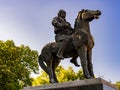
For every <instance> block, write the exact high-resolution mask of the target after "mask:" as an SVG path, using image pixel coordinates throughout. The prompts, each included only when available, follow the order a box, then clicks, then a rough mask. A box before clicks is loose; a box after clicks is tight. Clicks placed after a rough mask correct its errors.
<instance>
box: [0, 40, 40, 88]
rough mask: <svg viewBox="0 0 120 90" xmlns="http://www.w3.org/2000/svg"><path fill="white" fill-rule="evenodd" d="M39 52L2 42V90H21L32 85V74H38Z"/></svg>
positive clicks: (0, 68)
mask: <svg viewBox="0 0 120 90" xmlns="http://www.w3.org/2000/svg"><path fill="white" fill-rule="evenodd" d="M37 59H38V52H37V51H34V50H31V49H30V48H29V47H28V46H24V45H21V46H19V47H18V46H15V44H14V42H13V41H12V40H8V41H6V42H3V41H0V90H20V89H22V88H23V86H27V85H31V82H32V79H31V78H30V75H29V74H30V73H31V72H32V71H33V72H35V73H37V72H38V63H37Z"/></svg>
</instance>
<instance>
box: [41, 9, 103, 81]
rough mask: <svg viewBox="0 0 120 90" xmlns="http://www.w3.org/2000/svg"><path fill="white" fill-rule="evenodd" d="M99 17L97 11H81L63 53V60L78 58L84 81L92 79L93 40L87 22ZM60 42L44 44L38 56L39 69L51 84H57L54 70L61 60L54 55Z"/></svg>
mask: <svg viewBox="0 0 120 90" xmlns="http://www.w3.org/2000/svg"><path fill="white" fill-rule="evenodd" d="M100 15H101V12H100V11H99V10H96V11H94V10H84V9H83V10H81V11H80V12H79V13H78V15H77V18H76V20H75V25H74V32H73V33H72V34H71V37H72V39H71V40H70V42H69V44H68V46H67V47H66V49H65V51H64V54H63V56H64V58H70V57H72V58H76V57H78V56H79V57H80V60H81V66H82V69H83V73H84V77H85V78H86V79H91V78H94V72H93V65H92V48H93V46H94V40H93V37H92V35H91V32H90V27H89V22H90V21H92V20H94V19H98V18H99V16H100ZM59 45H60V42H51V43H48V44H46V45H45V46H44V47H43V49H42V51H41V54H40V55H39V65H40V67H41V68H42V69H43V70H44V71H45V72H46V73H47V74H48V75H49V80H50V82H51V83H57V82H58V80H57V77H56V74H55V69H56V68H57V66H58V65H59V63H60V61H61V59H59V58H58V57H57V56H56V54H57V51H58V50H59Z"/></svg>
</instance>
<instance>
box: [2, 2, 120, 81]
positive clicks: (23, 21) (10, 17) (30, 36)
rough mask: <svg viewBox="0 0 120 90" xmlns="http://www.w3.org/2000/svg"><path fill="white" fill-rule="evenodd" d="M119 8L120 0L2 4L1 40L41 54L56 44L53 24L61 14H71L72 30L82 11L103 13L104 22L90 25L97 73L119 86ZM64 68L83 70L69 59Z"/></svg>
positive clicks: (68, 17) (68, 19)
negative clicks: (50, 45) (60, 12)
mask: <svg viewBox="0 0 120 90" xmlns="http://www.w3.org/2000/svg"><path fill="white" fill-rule="evenodd" d="M119 5H120V1H119V0H59V1H58V0H0V40H3V41H6V40H14V42H15V44H16V45H18V46H19V45H21V44H24V45H28V46H29V47H30V48H31V49H34V50H37V51H38V52H39V53H40V52H41V49H42V47H43V46H44V45H45V44H46V43H48V42H52V41H54V31H53V26H52V25H51V21H52V19H53V17H55V16H56V15H57V13H58V10H60V9H64V10H65V11H66V12H67V21H69V22H70V23H71V25H72V27H73V25H74V21H75V18H76V16H77V13H78V11H80V10H81V9H83V8H84V9H91V10H101V12H102V15H101V16H100V18H99V19H98V20H94V21H92V22H91V23H90V29H91V33H92V35H93V36H94V39H95V46H94V48H93V57H92V58H93V66H94V72H95V75H96V76H97V77H102V76H103V78H104V79H105V80H108V81H112V82H115V81H118V80H120V70H119V68H120V10H119ZM78 62H79V58H78ZM61 64H62V65H63V66H64V67H68V66H72V67H73V68H74V70H75V71H77V70H79V68H78V67H75V66H74V65H72V64H70V62H69V59H65V60H63V61H62V62H61Z"/></svg>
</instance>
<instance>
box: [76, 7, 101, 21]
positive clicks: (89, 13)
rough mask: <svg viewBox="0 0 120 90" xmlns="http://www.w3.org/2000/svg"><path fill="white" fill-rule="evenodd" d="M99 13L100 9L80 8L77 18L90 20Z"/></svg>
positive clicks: (97, 16) (96, 17) (95, 17)
mask: <svg viewBox="0 0 120 90" xmlns="http://www.w3.org/2000/svg"><path fill="white" fill-rule="evenodd" d="M100 15H101V11H99V10H96V11H94V10H84V9H83V10H82V11H80V12H79V13H78V16H77V19H83V20H86V21H92V20H93V19H98V18H99V16H100Z"/></svg>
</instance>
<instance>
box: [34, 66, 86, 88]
mask: <svg viewBox="0 0 120 90" xmlns="http://www.w3.org/2000/svg"><path fill="white" fill-rule="evenodd" d="M56 75H57V78H58V81H59V82H66V81H74V80H77V79H84V75H83V71H82V70H79V71H78V72H77V73H76V72H74V70H73V68H72V67H68V69H65V68H63V67H62V66H58V68H57V69H56ZM43 84H49V77H48V75H47V74H46V73H45V72H44V71H41V74H40V76H38V77H37V78H35V79H33V82H32V85H33V86H36V85H43Z"/></svg>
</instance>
